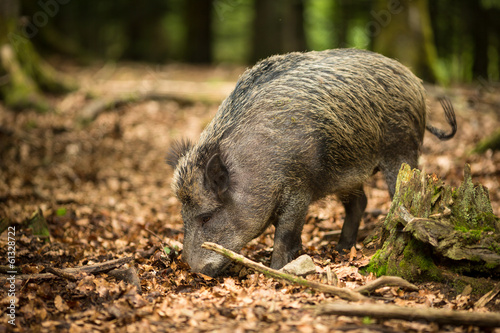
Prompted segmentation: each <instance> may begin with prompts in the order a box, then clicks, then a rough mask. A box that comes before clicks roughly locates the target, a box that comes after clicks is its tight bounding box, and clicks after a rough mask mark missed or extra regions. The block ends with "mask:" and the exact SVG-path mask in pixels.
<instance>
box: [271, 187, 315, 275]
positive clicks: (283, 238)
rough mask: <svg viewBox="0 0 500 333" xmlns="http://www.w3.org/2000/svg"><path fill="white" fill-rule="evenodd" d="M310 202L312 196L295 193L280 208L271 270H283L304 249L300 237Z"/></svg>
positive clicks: (276, 223)
mask: <svg viewBox="0 0 500 333" xmlns="http://www.w3.org/2000/svg"><path fill="white" fill-rule="evenodd" d="M310 202H311V197H310V195H307V194H305V193H302V194H301V193H298V192H295V193H294V194H293V196H291V197H290V198H288V200H286V203H285V204H284V205H282V206H281V207H280V208H279V212H278V216H277V219H276V222H275V226H276V231H275V232H274V249H273V255H272V258H271V268H274V269H280V268H282V267H283V266H285V265H286V264H288V263H289V262H290V261H292V260H293V259H295V257H296V255H297V253H298V252H299V251H300V250H301V249H302V239H301V237H300V235H301V233H302V228H303V227H304V223H305V221H306V215H307V210H308V208H309V204H310Z"/></svg>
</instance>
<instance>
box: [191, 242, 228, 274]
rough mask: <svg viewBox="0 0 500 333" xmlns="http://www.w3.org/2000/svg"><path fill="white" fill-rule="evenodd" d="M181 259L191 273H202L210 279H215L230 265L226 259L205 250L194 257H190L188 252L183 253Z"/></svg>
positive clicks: (201, 250)
mask: <svg viewBox="0 0 500 333" xmlns="http://www.w3.org/2000/svg"><path fill="white" fill-rule="evenodd" d="M183 257H184V258H185V259H184V260H185V261H186V262H187V263H188V264H189V267H191V270H192V271H193V272H196V273H202V274H205V275H208V276H211V277H216V276H217V275H219V274H220V273H222V272H223V271H224V269H225V268H226V267H227V266H228V265H229V264H230V261H229V260H228V259H226V258H224V257H223V256H221V255H219V254H216V253H214V252H211V251H209V250H205V249H200V251H199V252H197V253H196V254H194V255H190V252H189V251H188V252H184V253H183Z"/></svg>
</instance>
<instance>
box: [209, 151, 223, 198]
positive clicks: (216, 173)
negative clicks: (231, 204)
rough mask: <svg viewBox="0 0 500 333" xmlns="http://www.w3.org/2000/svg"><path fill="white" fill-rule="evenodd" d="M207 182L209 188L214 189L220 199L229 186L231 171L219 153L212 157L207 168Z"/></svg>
mask: <svg viewBox="0 0 500 333" xmlns="http://www.w3.org/2000/svg"><path fill="white" fill-rule="evenodd" d="M205 182H206V185H207V186H208V188H209V189H211V190H212V191H214V192H215V193H216V194H217V196H218V197H219V199H221V198H222V195H223V194H224V192H226V190H227V189H228V187H229V172H228V171H227V168H226V166H225V165H224V163H223V162H222V159H221V158H220V155H219V154H215V155H214V156H212V157H211V158H210V160H209V161H208V163H207V166H206V168H205Z"/></svg>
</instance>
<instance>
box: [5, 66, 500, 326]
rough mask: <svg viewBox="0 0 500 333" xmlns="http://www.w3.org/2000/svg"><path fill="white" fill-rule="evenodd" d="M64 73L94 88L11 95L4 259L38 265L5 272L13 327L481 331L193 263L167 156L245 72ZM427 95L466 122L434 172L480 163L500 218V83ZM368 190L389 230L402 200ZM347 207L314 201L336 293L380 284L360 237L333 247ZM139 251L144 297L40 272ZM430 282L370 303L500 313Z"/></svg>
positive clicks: (323, 256) (260, 251) (428, 156)
mask: <svg viewBox="0 0 500 333" xmlns="http://www.w3.org/2000/svg"><path fill="white" fill-rule="evenodd" d="M64 70H65V71H66V72H68V73H70V75H71V76H72V77H74V78H77V79H78V83H79V84H80V89H79V90H78V91H76V92H73V93H71V94H68V95H66V96H62V97H52V100H51V103H52V105H53V107H54V111H53V112H48V113H44V114H40V113H36V112H34V111H30V110H25V111H23V112H18V111H13V110H8V109H5V107H3V106H2V105H1V104H0V168H1V169H0V170H1V173H0V221H3V222H4V223H9V224H10V226H11V228H10V229H9V230H5V231H4V232H3V233H2V234H1V236H0V244H2V245H1V246H0V258H1V259H0V265H6V264H7V262H8V261H7V260H8V258H9V257H14V258H15V265H16V266H19V270H20V271H21V272H22V273H23V274H24V276H23V277H22V278H21V277H16V278H15V279H14V280H6V279H5V278H6V277H8V276H10V275H5V274H4V275H0V276H3V278H2V284H3V288H2V289H1V290H0V309H1V310H0V311H1V312H2V319H1V324H0V332H4V331H14V332H28V331H29V332H37V331H39V332H53V331H58V332H89V331H103V332H115V331H116V332H125V331H127V332H136V331H142V332H150V331H151V332H156V331H158V332H164V331H167V332H170V331H172V332H173V331H175V332H208V331H218V332H277V331H281V332H288V331H290V332H328V331H337V330H338V331H339V332H366V331H375V332H401V331H407V332H436V331H443V332H444V331H449V332H475V331H480V328H477V327H464V326H458V327H456V326H440V325H437V324H436V323H428V322H412V321H406V320H396V319H392V320H377V319H373V318H369V317H365V318H358V317H349V316H335V315H320V316H318V315H316V314H315V309H314V307H315V306H316V305H318V304H322V303H325V302H338V301H339V299H338V298H336V297H332V296H329V295H327V294H324V293H321V292H314V291H311V290H310V289H307V288H304V287H300V286H296V285H290V284H286V283H284V282H280V281H276V280H274V279H272V278H267V277H265V276H264V275H262V274H258V273H254V272H252V271H246V272H240V273H235V272H228V273H227V274H225V275H224V276H221V277H218V278H209V277H206V276H203V275H200V274H195V273H191V272H190V271H189V267H188V266H187V264H185V263H184V262H183V261H182V259H181V257H182V251H181V248H182V237H183V229H182V219H181V216H180V204H179V202H178V201H177V200H176V198H175V197H174V196H173V194H172V191H171V189H170V181H171V176H172V170H170V169H169V167H168V166H167V165H166V164H165V155H166V151H167V150H168V148H169V146H170V144H171V143H172V142H173V140H175V139H179V138H181V137H187V138H190V139H192V140H196V139H197V138H198V136H199V134H200V133H201V131H202V129H203V128H204V126H205V125H206V124H207V123H208V122H209V121H210V119H211V118H212V117H213V115H214V114H215V112H216V110H217V107H218V104H219V103H220V101H221V100H222V99H223V98H224V97H225V96H227V94H228V93H229V92H230V91H231V89H232V88H233V87H234V83H235V81H236V80H237V78H238V75H239V74H241V73H242V71H243V70H244V69H243V68H224V67H220V68H219V67H218V68H215V67H206V68H205V67H189V66H183V65H169V66H157V67H154V66H148V65H140V64H120V65H116V66H115V65H106V66H103V67H90V68H78V67H73V66H69V65H68V66H66V67H65V68H64ZM427 89H428V94H429V104H430V106H431V109H432V110H433V111H432V113H431V114H430V122H431V123H432V124H433V125H435V126H437V127H440V128H443V129H448V126H447V124H446V122H445V120H444V115H443V112H442V109H441V107H440V106H439V103H438V102H437V97H438V96H440V95H442V94H446V95H448V96H449V97H450V98H451V100H452V102H453V104H454V106H455V109H456V112H457V120H458V126H459V130H458V133H457V135H456V137H455V138H454V139H452V140H450V141H446V142H440V141H439V140H437V139H436V138H435V137H433V136H432V135H430V134H429V133H428V134H427V136H426V138H425V140H424V148H423V155H422V157H421V159H420V166H421V168H424V169H425V171H426V172H427V173H435V174H436V175H437V176H438V177H440V178H442V179H443V180H444V181H445V182H446V183H447V184H450V185H453V186H458V185H459V184H460V183H461V181H462V179H463V169H464V165H465V163H469V164H470V165H471V169H472V175H473V180H474V181H475V182H480V183H482V184H483V185H484V186H486V187H487V188H488V189H489V191H490V198H491V202H492V206H493V210H494V213H495V214H496V215H497V216H498V215H500V191H499V190H498V189H499V188H500V152H495V153H493V152H491V151H489V152H486V153H484V154H481V155H475V154H471V153H470V151H471V150H472V148H473V147H474V146H475V144H476V143H477V142H478V141H479V140H480V139H481V138H483V137H485V136H487V135H489V134H491V133H493V131H494V130H496V129H498V128H499V127H500V87H499V86H498V85H496V86H495V85H494V84H491V83H486V82H483V83H481V84H477V85H470V86H457V87H453V88H447V89H442V88H437V87H434V86H428V87H427ZM151 92H154V93H155V94H150V93H151ZM137 93H144V94H146V95H148V94H149V95H148V96H149V97H151V98H149V97H145V98H143V99H140V98H138V99H130V100H129V101H128V102H123V103H120V104H117V105H115V106H114V107H112V105H111V104H106V103H104V104H102V103H101V106H102V105H107V106H108V108H107V109H106V110H105V111H103V112H97V111H99V110H98V108H96V102H95V101H96V100H98V101H101V100H106V101H109V100H110V99H113V98H115V97H117V96H122V97H123V96H125V97H127V96H133V95H134V94H137ZM146 95H145V96H146ZM153 95H154V96H153ZM125 100H126V99H125ZM97 104H99V103H97ZM89 110H90V111H89ZM96 110H97V111H96ZM89 114H90V115H91V116H89ZM85 117H87V118H85ZM90 118H92V119H90ZM365 188H366V192H367V196H368V200H369V201H368V208H367V213H366V214H365V216H364V218H363V222H362V226H363V227H367V228H368V227H370V226H372V225H374V224H376V223H380V221H381V219H382V217H383V214H385V213H386V212H387V211H388V209H389V207H390V199H389V196H388V194H387V190H386V185H385V183H384V181H383V179H382V177H381V176H380V175H375V176H374V177H372V178H371V179H370V180H368V181H367V183H366V186H365ZM39 208H40V209H41V212H42V214H43V217H44V219H45V221H46V223H47V226H48V227H47V228H48V231H49V233H50V236H49V237H38V236H35V235H34V234H33V233H34V231H33V229H32V228H29V226H28V224H29V223H28V222H27V221H28V220H29V219H30V217H31V216H32V214H33V213H35V212H36V211H37V210H38V209H39ZM343 216H344V212H343V209H342V207H341V204H339V202H337V201H336V200H335V198H327V199H324V200H321V201H320V202H318V203H315V204H314V205H313V206H311V208H310V211H309V214H308V217H307V223H306V225H305V228H304V232H303V235H302V239H303V244H304V247H303V248H304V252H305V253H307V254H309V255H310V256H311V257H312V258H313V260H314V262H315V264H316V266H317V273H316V274H313V275H310V276H308V277H307V278H308V279H309V280H312V281H323V282H327V281H328V279H327V278H326V272H327V271H328V270H331V271H332V272H333V276H336V279H337V280H338V286H340V287H345V288H355V287H357V286H360V285H364V284H366V283H367V282H368V281H372V280H374V277H373V276H371V275H368V276H365V275H362V274H360V272H359V267H361V266H363V265H366V264H367V262H368V260H369V258H370V255H371V254H372V253H371V252H369V251H367V250H366V249H364V248H363V244H362V243H359V244H358V251H356V253H354V255H351V257H350V258H346V257H344V256H339V255H338V254H337V253H336V252H335V251H334V250H333V249H334V246H335V241H330V240H328V239H326V238H325V234H327V233H328V232H330V231H332V230H340V228H341V226H342V222H343ZM13 230H15V236H14V240H15V250H16V251H15V254H9V253H8V252H9V250H8V246H7V245H8V241H9V239H8V236H9V235H8V231H13ZM11 236H13V235H12V234H11ZM272 239H273V230H272V228H271V229H270V230H267V231H266V232H265V233H264V235H262V236H261V237H259V238H258V239H255V240H254V241H252V242H251V243H250V244H249V245H248V246H246V247H245V248H244V249H243V251H242V254H244V255H245V256H247V257H249V258H251V259H253V260H255V261H258V262H263V263H265V264H269V261H270V255H271V249H272V243H273V242H272ZM11 241H12V239H11ZM125 257H133V259H134V260H133V261H131V262H129V263H128V264H126V265H125V267H133V268H135V270H136V272H137V275H138V277H139V280H140V289H141V290H137V287H136V286H134V285H133V283H125V282H124V281H122V280H121V279H120V278H117V277H116V276H112V275H111V274H106V273H96V274H91V273H85V272H80V273H77V274H73V275H71V274H69V275H63V274H59V275H60V276H56V275H51V274H50V273H49V274H45V275H42V276H41V275H40V274H44V273H47V272H48V271H54V269H58V268H59V269H60V268H70V267H84V266H88V265H92V264H96V263H99V262H106V261H110V260H112V259H117V258H125ZM127 265H128V266H127ZM482 278H483V279H489V280H495V279H496V280H499V279H500V277H498V276H496V277H495V276H490V277H488V276H483V277H482ZM11 282H13V285H14V286H15V287H14V288H12V287H10V286H11ZM329 282H331V281H329ZM417 286H418V287H419V291H412V292H409V291H404V290H400V289H398V288H397V287H384V288H381V289H379V290H377V292H375V293H374V294H372V295H371V298H372V301H373V302H376V303H380V304H382V303H390V304H396V305H401V306H407V307H415V308H445V309H459V310H468V311H477V312H485V311H496V312H498V311H500V298H498V297H497V298H495V299H493V300H492V301H490V302H489V303H488V304H487V305H486V307H482V308H479V309H478V308H475V307H474V304H475V302H476V301H477V300H478V299H479V298H480V297H481V296H482V295H483V294H484V293H485V292H486V291H484V290H479V289H478V288H476V287H474V288H473V290H472V292H471V293H469V292H463V289H464V288H463V287H464V286H455V285H450V284H440V283H436V282H426V283H420V284H419V283H417ZM9 288H10V289H9ZM467 289H468V288H466V290H467ZM9 292H11V293H13V294H14V295H15V301H16V304H15V305H16V308H15V321H14V323H15V326H13V325H11V324H9V323H8V321H9V320H12V317H9V316H8V314H9V313H10V312H9V309H8V306H9V305H10V300H11V299H12V298H11V297H8V296H10V295H8V293H9ZM496 332H500V329H496Z"/></svg>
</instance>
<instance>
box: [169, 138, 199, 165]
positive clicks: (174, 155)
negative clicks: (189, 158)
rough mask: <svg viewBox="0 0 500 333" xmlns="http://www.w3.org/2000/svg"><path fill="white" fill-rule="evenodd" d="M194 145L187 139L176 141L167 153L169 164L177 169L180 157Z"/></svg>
mask: <svg viewBox="0 0 500 333" xmlns="http://www.w3.org/2000/svg"><path fill="white" fill-rule="evenodd" d="M192 146H193V145H192V144H191V142H190V141H189V140H186V139H181V140H179V141H174V143H172V146H171V147H170V149H169V151H168V153H167V158H166V161H167V164H168V165H170V166H171V167H172V169H175V167H176V166H177V163H178V162H179V159H180V158H181V157H182V156H184V155H185V154H186V153H187V152H188V151H189V150H190V149H191V147H192Z"/></svg>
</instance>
